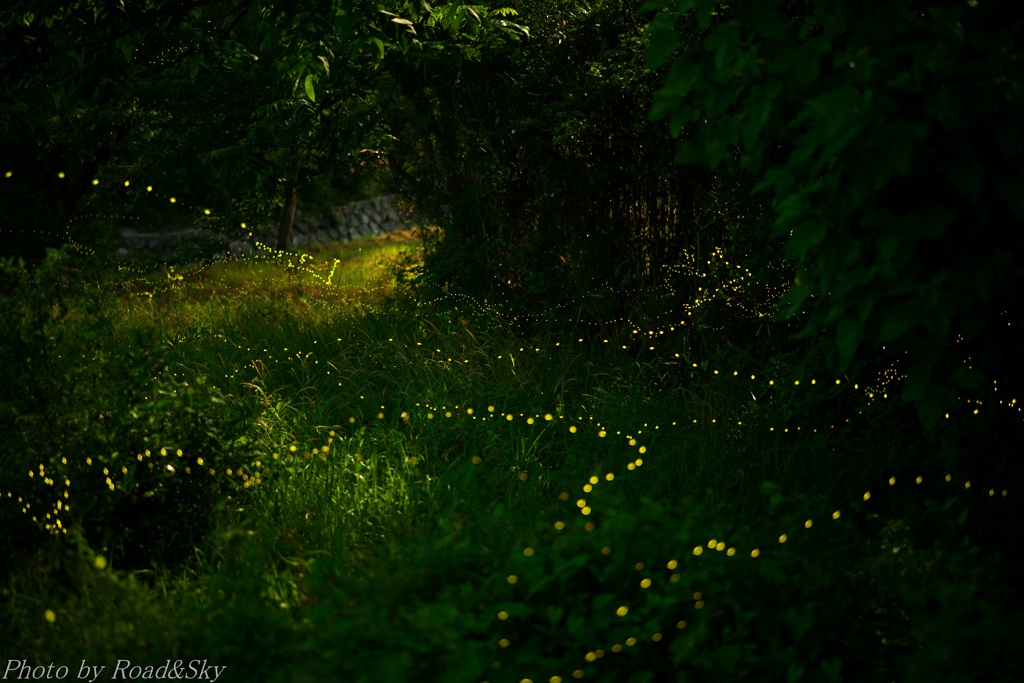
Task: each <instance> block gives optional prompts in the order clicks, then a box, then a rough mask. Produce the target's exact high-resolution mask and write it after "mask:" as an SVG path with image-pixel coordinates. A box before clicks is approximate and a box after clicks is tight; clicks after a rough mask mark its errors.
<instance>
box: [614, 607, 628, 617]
mask: <svg viewBox="0 0 1024 683" xmlns="http://www.w3.org/2000/svg"><path fill="white" fill-rule="evenodd" d="M627 612H629V608H628V607H626V606H625V605H623V606H622V607H620V608H618V609H617V610H615V613H616V614H617V615H619V616H620V617H624V616H626V613H627Z"/></svg>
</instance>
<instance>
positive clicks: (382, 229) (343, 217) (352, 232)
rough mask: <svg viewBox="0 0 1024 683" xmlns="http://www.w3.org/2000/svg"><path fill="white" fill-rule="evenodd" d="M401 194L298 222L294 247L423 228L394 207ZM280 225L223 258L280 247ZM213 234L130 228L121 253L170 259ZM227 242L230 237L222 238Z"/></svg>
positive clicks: (261, 229) (261, 230)
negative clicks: (184, 244)
mask: <svg viewBox="0 0 1024 683" xmlns="http://www.w3.org/2000/svg"><path fill="white" fill-rule="evenodd" d="M396 196H397V195H384V196H381V197H376V198H374V199H365V200H363V201H359V202H352V203H350V204H344V205H341V206H338V207H336V208H335V211H334V214H332V215H330V216H322V217H317V218H307V219H299V218H296V219H295V223H294V224H293V225H292V236H291V246H292V248H295V249H304V248H307V247H314V246H320V245H327V244H332V243H334V242H342V243H344V242H349V241H351V240H355V239H359V238H361V237H369V236H370V235H377V236H380V235H384V234H387V233H389V232H394V231H395V230H405V229H409V228H416V227H420V220H419V218H418V217H417V216H415V215H413V214H409V213H404V212H401V211H398V210H397V209H395V208H394V206H392V199H393V198H395V197H396ZM277 230H278V223H277V222H276V221H275V222H272V223H270V224H262V223H261V224H260V225H259V226H257V227H256V228H255V229H254V230H253V231H252V236H251V237H249V238H248V239H246V240H236V241H233V242H230V243H228V244H227V248H226V249H225V251H224V252H221V253H220V254H218V255H219V256H224V257H226V256H229V255H230V256H234V257H238V256H246V255H250V254H253V253H254V252H256V251H265V250H264V249H259V248H258V247H257V246H256V245H257V244H264V245H266V246H267V247H270V248H271V249H275V248H276V245H277ZM196 234H198V235H207V236H209V235H212V234H213V233H211V232H209V231H207V230H201V229H197V228H186V229H183V230H177V231H173V232H164V233H140V232H137V231H135V230H132V229H130V228H124V229H122V230H121V237H120V240H119V244H118V250H117V251H118V253H119V254H120V255H122V256H135V257H138V256H144V255H147V254H159V255H163V256H170V255H171V254H172V253H173V251H174V248H175V246H177V244H178V243H179V241H181V240H182V239H183V238H184V237H186V236H188V235H196ZM222 239H225V241H226V238H222Z"/></svg>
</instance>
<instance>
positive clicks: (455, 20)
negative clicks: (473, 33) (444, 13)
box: [448, 7, 466, 35]
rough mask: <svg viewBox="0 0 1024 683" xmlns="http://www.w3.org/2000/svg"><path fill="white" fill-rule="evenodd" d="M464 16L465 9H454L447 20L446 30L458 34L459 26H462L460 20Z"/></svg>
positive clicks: (461, 20) (463, 18)
mask: <svg viewBox="0 0 1024 683" xmlns="http://www.w3.org/2000/svg"><path fill="white" fill-rule="evenodd" d="M465 18H466V11H465V10H464V9H463V8H462V7H459V8H458V9H456V10H455V12H453V13H452V15H451V19H450V20H449V22H448V30H450V31H451V32H452V34H454V35H458V33H459V27H460V26H462V22H463V21H464V20H465Z"/></svg>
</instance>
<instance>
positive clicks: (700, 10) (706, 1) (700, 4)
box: [686, 0, 718, 26]
mask: <svg viewBox="0 0 1024 683" xmlns="http://www.w3.org/2000/svg"><path fill="white" fill-rule="evenodd" d="M686 4H689V3H686ZM717 5H718V0H697V23H699V24H700V25H701V26H707V24H708V22H709V21H710V20H711V13H712V12H713V11H714V9H715V7H716V6H717Z"/></svg>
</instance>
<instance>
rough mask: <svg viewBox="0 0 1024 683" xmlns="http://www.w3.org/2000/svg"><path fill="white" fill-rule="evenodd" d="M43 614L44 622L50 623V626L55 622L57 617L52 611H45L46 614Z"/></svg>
mask: <svg viewBox="0 0 1024 683" xmlns="http://www.w3.org/2000/svg"><path fill="white" fill-rule="evenodd" d="M44 614H45V615H46V620H47V621H48V622H50V623H51V624H52V623H53V622H55V621H57V615H56V614H55V613H54V611H53V610H52V609H48V610H46V612H44Z"/></svg>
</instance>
